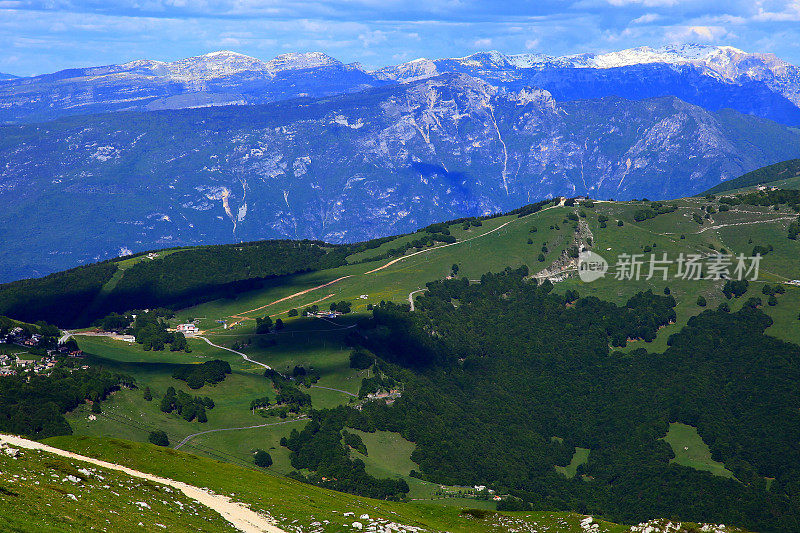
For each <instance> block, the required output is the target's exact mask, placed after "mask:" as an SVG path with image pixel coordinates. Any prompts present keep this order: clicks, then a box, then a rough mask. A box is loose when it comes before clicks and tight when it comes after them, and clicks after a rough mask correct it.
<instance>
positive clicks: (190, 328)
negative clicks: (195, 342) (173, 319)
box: [175, 324, 200, 335]
mask: <svg viewBox="0 0 800 533" xmlns="http://www.w3.org/2000/svg"><path fill="white" fill-rule="evenodd" d="M175 330H176V331H180V332H181V333H183V334H184V335H194V334H195V333H197V332H198V331H200V330H199V329H197V326H195V325H194V324H178V327H176V328H175Z"/></svg>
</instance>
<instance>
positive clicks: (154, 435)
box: [147, 429, 169, 446]
mask: <svg viewBox="0 0 800 533" xmlns="http://www.w3.org/2000/svg"><path fill="white" fill-rule="evenodd" d="M147 440H148V441H150V443H151V444H155V445H156V446H169V438H168V437H167V434H166V433H165V432H164V431H162V430H160V429H158V430H156V431H151V432H150V435H149V436H148V437H147Z"/></svg>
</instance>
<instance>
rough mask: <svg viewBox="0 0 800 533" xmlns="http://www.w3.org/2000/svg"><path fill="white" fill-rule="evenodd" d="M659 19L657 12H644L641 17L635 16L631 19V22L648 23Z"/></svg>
mask: <svg viewBox="0 0 800 533" xmlns="http://www.w3.org/2000/svg"><path fill="white" fill-rule="evenodd" d="M660 19H661V15H659V14H658V13H645V14H644V15H642V16H641V17H636V18H635V19H633V20H632V21H631V24H650V23H651V22H655V21H657V20H660Z"/></svg>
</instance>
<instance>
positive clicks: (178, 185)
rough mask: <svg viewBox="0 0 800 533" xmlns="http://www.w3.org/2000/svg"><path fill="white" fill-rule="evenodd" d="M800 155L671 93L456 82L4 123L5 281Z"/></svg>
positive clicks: (406, 224)
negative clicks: (588, 92) (591, 95)
mask: <svg viewBox="0 0 800 533" xmlns="http://www.w3.org/2000/svg"><path fill="white" fill-rule="evenodd" d="M795 157H800V134H799V133H798V132H797V130H796V129H792V128H789V127H786V126H783V125H780V124H778V123H776V122H773V121H769V120H766V119H762V118H757V117H753V116H749V115H743V114H741V113H738V112H735V111H732V110H729V109H722V110H719V111H708V110H706V109H703V108H702V107H698V106H695V105H691V104H688V103H686V102H683V101H681V100H679V99H677V98H675V97H671V96H670V97H659V98H650V99H645V100H628V99H624V98H620V97H616V96H615V97H605V98H599V99H586V100H570V101H564V102H558V101H556V99H554V98H553V97H552V95H551V94H550V93H549V92H547V91H544V90H541V89H535V88H521V89H519V90H511V89H506V88H504V87H499V88H498V87H497V86H495V85H492V84H490V83H488V82H486V81H484V80H482V79H478V78H475V77H471V76H468V75H465V74H443V75H438V76H436V77H432V78H423V79H419V80H416V81H406V82H403V83H392V84H389V85H386V86H383V87H380V88H374V89H369V90H362V91H360V92H358V93H357V94H346V95H340V96H332V97H324V98H301V99H294V100H285V101H281V102H276V103H271V104H264V105H249V106H223V107H204V108H198V109H183V110H163V111H153V112H131V113H109V114H104V115H91V116H75V117H66V118H61V119H59V120H56V121H52V122H47V123H41V124H35V125H8V126H2V127H0V161H3V162H4V164H3V165H2V166H0V184H2V187H0V227H2V228H3V237H4V238H3V239H2V240H0V281H8V280H11V279H17V278H21V277H27V276H33V275H38V274H45V273H48V272H51V271H54V270H60V269H64V268H66V267H69V266H74V265H77V264H81V263H85V262H89V261H94V260H100V259H106V258H109V257H115V256H117V255H119V254H122V253H128V252H129V251H132V252H138V251H142V250H146V249H153V248H163V247H168V246H178V245H191V244H213V243H226V242H239V241H242V240H244V241H248V240H256V239H263V238H273V237H290V238H301V239H302V238H311V239H323V240H326V241H329V242H347V241H359V240H363V239H367V238H370V237H377V236H383V235H389V234H396V233H402V232H405V231H409V230H414V229H416V228H419V227H422V226H425V225H427V224H429V223H432V222H436V221H440V220H447V219H452V218H457V217H461V216H472V215H478V214H488V213H494V212H498V211H506V210H510V209H513V208H516V207H519V206H520V205H524V204H527V203H531V202H534V201H536V200H539V199H541V198H545V197H548V196H554V195H569V196H573V195H590V196H592V197H595V198H602V199H605V198H609V197H612V198H615V199H630V198H642V197H647V198H650V199H664V198H671V197H679V196H686V195H691V194H694V193H697V192H700V191H704V190H706V189H708V188H709V187H712V186H714V185H716V184H718V183H720V182H721V181H723V180H725V179H729V178H733V177H736V176H739V175H741V174H743V173H745V172H747V171H750V170H753V169H756V168H759V167H762V166H764V165H767V164H770V163H775V162H777V161H782V160H787V159H791V158H795Z"/></svg>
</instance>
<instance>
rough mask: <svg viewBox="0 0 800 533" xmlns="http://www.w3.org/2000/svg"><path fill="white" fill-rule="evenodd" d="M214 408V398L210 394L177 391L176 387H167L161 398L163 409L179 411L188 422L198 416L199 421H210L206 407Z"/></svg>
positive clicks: (168, 411)
mask: <svg viewBox="0 0 800 533" xmlns="http://www.w3.org/2000/svg"><path fill="white" fill-rule="evenodd" d="M213 408H214V400H212V399H211V398H209V397H208V396H203V397H202V398H201V397H200V396H192V395H190V394H186V393H185V392H183V391H182V390H179V391H177V392H176V391H175V387H169V388H167V392H166V393H165V394H164V397H163V398H161V410H162V411H163V412H165V413H171V412H173V411H175V412H177V413H178V414H179V415H180V416H182V417H183V419H184V420H186V421H187V422H191V421H192V420H194V419H195V418H197V421H198V422H201V423H205V422H208V415H206V409H208V410H211V409H213Z"/></svg>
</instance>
